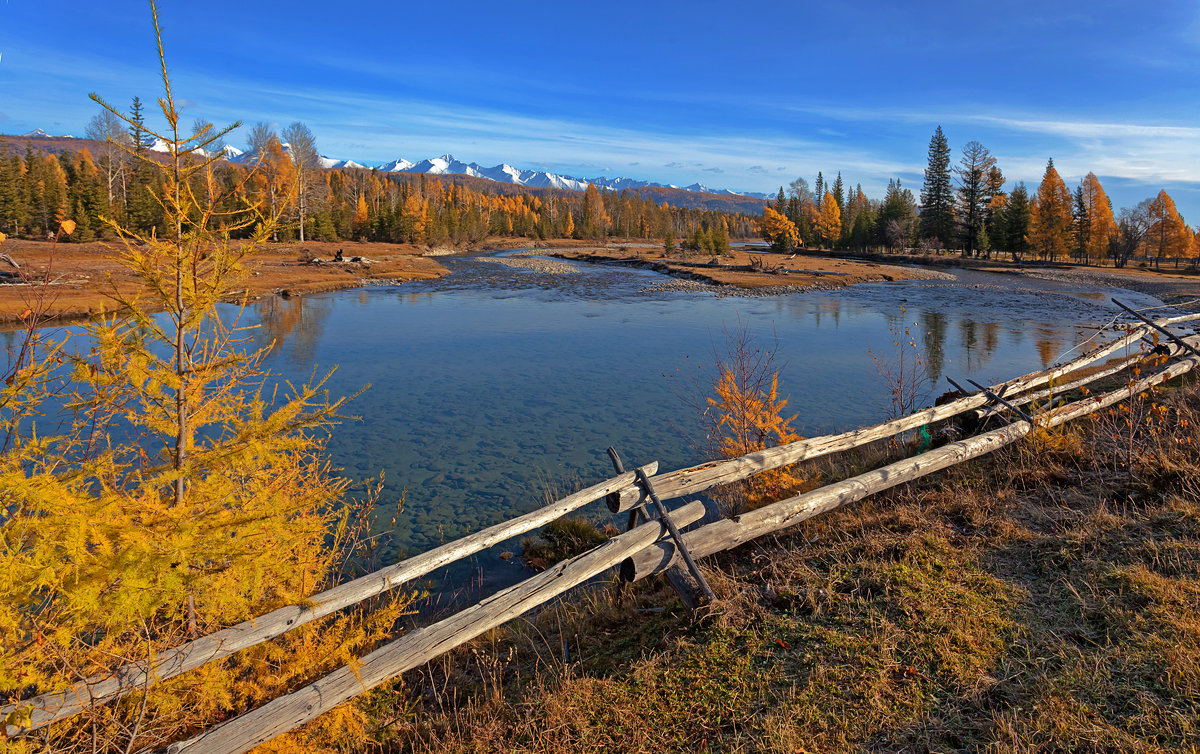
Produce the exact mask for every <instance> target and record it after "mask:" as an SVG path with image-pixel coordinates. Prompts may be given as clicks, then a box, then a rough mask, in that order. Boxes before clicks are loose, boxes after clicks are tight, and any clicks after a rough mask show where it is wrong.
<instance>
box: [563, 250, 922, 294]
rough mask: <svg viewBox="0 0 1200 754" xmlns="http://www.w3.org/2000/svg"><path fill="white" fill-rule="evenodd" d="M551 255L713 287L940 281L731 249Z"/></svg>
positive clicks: (909, 270) (854, 263) (857, 264)
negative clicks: (722, 253)
mask: <svg viewBox="0 0 1200 754" xmlns="http://www.w3.org/2000/svg"><path fill="white" fill-rule="evenodd" d="M554 256H558V257H562V258H563V259H573V260H577V261H583V262H622V263H625V264H629V265H633V266H638V267H648V268H651V269H656V270H659V271H660V272H666V273H667V274H670V275H674V276H676V277H686V278H691V279H694V280H704V281H706V282H709V283H716V284H718V285H732V286H736V287H738V288H750V289H754V288H774V287H779V286H788V287H789V288H790V289H815V288H822V289H828V288H841V287H844V286H847V285H855V284H857V283H878V282H883V281H892V280H920V279H927V278H931V277H939V276H940V275H941V273H937V272H932V271H929V270H924V269H922V268H920V267H907V266H905V267H901V266H895V265H888V264H878V263H876V262H870V261H866V260H849V259H835V258H830V257H820V256H806V255H803V254H794V255H785V254H751V253H749V252H746V251H743V250H741V249H736V250H734V251H733V252H732V253H731V256H727V257H720V258H718V257H714V256H713V255H712V254H709V253H695V252H693V253H690V254H689V255H688V256H687V257H686V258H685V257H683V256H682V255H681V253H680V252H678V251H675V252H672V254H671V255H670V256H664V255H663V249H662V247H661V246H655V247H645V246H643V247H640V248H635V247H632V246H630V247H625V248H621V247H614V246H612V245H609V246H606V247H603V248H596V247H592V248H587V249H579V250H571V251H560V252H557V253H555V254H554Z"/></svg>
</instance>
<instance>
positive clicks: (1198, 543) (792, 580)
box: [363, 387, 1200, 753]
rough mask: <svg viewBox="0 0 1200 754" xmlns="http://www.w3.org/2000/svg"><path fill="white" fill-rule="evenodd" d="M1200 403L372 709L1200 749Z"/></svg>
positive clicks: (895, 740)
mask: <svg viewBox="0 0 1200 754" xmlns="http://www.w3.org/2000/svg"><path fill="white" fill-rule="evenodd" d="M1197 427H1200V390H1198V389H1197V388H1195V387H1190V388H1185V389H1181V390H1176V391H1172V392H1167V393H1163V394H1161V395H1160V396H1157V397H1155V398H1152V399H1151V400H1148V401H1139V402H1137V403H1135V404H1134V405H1133V406H1132V407H1129V408H1124V409H1122V408H1118V409H1116V410H1114V411H1113V412H1110V413H1107V414H1103V415H1100V416H1098V417H1097V418H1095V419H1094V420H1092V421H1086V422H1082V423H1079V424H1077V425H1074V426H1068V427H1067V428H1065V429H1063V430H1061V431H1058V432H1056V433H1055V434H1054V435H1053V436H1041V437H1038V438H1035V439H1034V440H1033V441H1031V442H1029V443H1026V444H1024V445H1021V446H1018V447H1015V448H1011V449H1008V450H1006V451H1004V452H1003V454H1002V455H999V456H996V457H994V458H991V459H984V460H981V461H978V462H973V463H970V464H966V465H964V466H961V467H959V468H957V469H954V470H952V471H950V472H948V473H944V474H941V475H937V476H935V477H934V478H931V479H928V480H925V481H924V482H921V483H915V484H911V485H908V486H906V487H903V488H900V489H897V490H895V491H893V492H892V493H891V494H887V495H882V496H879V497H876V498H873V499H871V500H868V501H866V502H864V503H862V504H858V505H854V506H850V507H849V508H848V509H845V510H841V511H837V512H835V513H832V514H830V515H827V516H824V517H821V518H818V519H815V520H812V521H809V522H807V523H806V524H805V525H803V526H801V527H799V528H798V529H796V530H794V531H792V532H789V533H788V534H787V535H784V536H779V537H776V538H771V539H764V540H760V541H758V542H755V543H752V544H750V545H747V546H744V547H742V548H741V549H739V550H737V551H735V552H733V553H729V554H726V555H725V556H722V557H718V558H713V559H710V560H709V561H707V563H706V570H707V573H708V576H709V579H710V582H711V583H712V585H713V587H714V589H715V590H716V591H717V592H718V594H719V597H720V601H719V607H718V609H717V610H716V611H714V613H713V614H712V615H711V616H709V617H708V618H707V619H705V620H703V621H700V622H696V623H693V622H690V621H689V620H688V619H687V616H686V614H685V613H684V612H683V610H682V608H681V607H680V606H679V604H678V602H677V601H676V599H675V598H674V595H673V593H671V592H670V591H669V590H668V589H667V588H665V587H664V586H663V585H662V584H659V583H648V584H639V585H635V586H634V587H633V588H632V589H631V590H629V591H627V592H626V593H625V594H624V595H622V594H621V593H620V591H619V590H618V589H617V588H616V587H615V586H607V587H599V588H596V589H594V590H592V591H591V592H588V593H585V594H582V595H580V596H577V597H575V598H572V599H570V600H568V601H566V602H564V603H561V604H559V605H558V606H556V607H555V608H554V609H551V610H547V611H544V612H542V613H540V614H538V615H537V616H536V617H533V618H530V619H529V620H524V621H518V622H517V623H515V624H513V625H512V626H510V627H508V628H506V629H504V630H502V631H497V632H493V634H492V635H491V636H489V637H488V639H487V640H486V641H482V642H479V643H476V644H475V645H473V648H471V649H469V650H466V651H460V652H457V653H455V654H453V655H452V656H450V657H448V658H445V659H443V660H441V661H439V662H436V663H434V664H432V665H431V666H429V667H428V668H426V670H425V671H424V674H423V676H422V677H421V678H420V679H418V678H415V677H413V678H410V679H409V680H408V681H407V683H406V684H405V685H404V686H397V687H393V688H390V689H383V690H379V691H376V692H374V693H373V694H371V695H369V696H368V697H367V698H366V699H365V700H364V702H363V703H364V704H366V705H367V706H368V707H369V708H370V709H371V710H372V714H373V715H374V717H375V719H376V720H377V723H378V726H379V727H378V730H377V731H376V733H375V737H376V739H377V741H378V744H377V746H375V747H372V750H378V751H386V752H443V751H450V752H485V751H486V752H490V751H518V752H564V753H566V752H572V753H574V752H609V751H622V752H626V751H628V752H651V751H653V752H660V751H680V752H683V751H687V752H691V751H731V752H758V751H770V752H801V751H821V752H826V751H863V750H875V751H955V750H965V749H967V750H984V749H986V750H988V751H995V752H1026V751H1073V752H1111V751H1131V752H1132V751H1137V752H1140V751H1165V750H1175V751H1181V750H1184V751H1186V750H1192V751H1194V748H1190V749H1189V747H1194V746H1195V745H1196V742H1197V741H1200V454H1198V453H1197V452H1196V449H1197V448H1198V447H1200V432H1198V431H1197Z"/></svg>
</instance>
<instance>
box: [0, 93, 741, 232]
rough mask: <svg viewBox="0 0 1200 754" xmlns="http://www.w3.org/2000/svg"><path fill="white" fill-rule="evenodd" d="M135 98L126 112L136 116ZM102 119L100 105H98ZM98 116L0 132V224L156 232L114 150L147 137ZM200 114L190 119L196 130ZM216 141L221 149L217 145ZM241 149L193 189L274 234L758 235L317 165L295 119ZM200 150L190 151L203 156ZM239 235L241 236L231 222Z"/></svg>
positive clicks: (451, 180) (629, 204) (561, 199)
mask: <svg viewBox="0 0 1200 754" xmlns="http://www.w3.org/2000/svg"><path fill="white" fill-rule="evenodd" d="M140 110H141V103H140V102H139V101H138V100H136V99H135V101H134V104H133V106H132V107H131V112H132V113H135V114H138V113H140ZM105 115H107V113H105ZM114 121H115V119H112V118H106V117H104V116H97V118H96V119H94V120H93V121H92V122H91V123H90V124H89V126H88V136H89V138H91V139H93V140H94V141H95V142H98V143H99V146H98V147H96V152H95V153H93V151H92V150H89V149H86V148H84V149H80V150H78V151H63V152H61V153H59V154H57V155H55V154H47V153H44V152H42V151H39V150H37V149H34V148H33V147H32V146H27V147H26V149H25V151H24V154H20V153H19V152H18V151H17V150H15V149H12V148H11V147H10V148H9V149H4V144H3V141H2V140H0V232H3V233H5V234H7V235H9V236H12V237H25V238H47V237H49V236H52V235H53V233H54V231H55V230H56V229H57V228H58V227H59V223H60V222H61V221H62V220H63V219H67V218H70V219H72V220H73V221H74V222H75V223H76V232H75V233H74V235H73V236H72V237H71V240H73V241H76V242H88V241H93V240H96V239H97V238H99V237H101V236H103V235H104V234H105V227H106V226H105V223H104V222H103V220H102V218H110V219H112V220H114V221H115V222H118V223H120V224H121V225H122V226H125V227H129V228H131V229H134V230H136V231H138V232H140V233H149V232H150V230H151V229H154V230H156V231H157V232H158V233H159V234H162V233H163V232H164V231H165V230H167V228H166V227H165V223H166V214H167V213H166V212H165V211H164V209H163V207H162V205H161V203H160V202H159V201H158V199H156V197H161V196H162V195H163V194H162V192H163V188H164V184H163V178H162V175H161V172H160V171H157V170H154V169H152V167H151V166H149V165H147V164H146V163H145V162H144V161H140V160H138V159H135V158H134V157H132V156H131V155H130V154H128V153H127V152H126V151H125V150H124V149H122V148H121V147H123V146H124V147H130V146H132V147H133V149H134V151H136V152H138V153H140V154H142V155H145V156H149V157H152V158H160V156H161V153H160V152H155V151H153V150H152V149H151V147H152V146H153V140H151V139H149V138H148V137H147V136H146V135H145V133H144V131H141V130H140V129H138V128H128V127H125V125H124V124H123V123H120V122H119V121H115V122H114ZM206 125H208V124H207V123H206V122H203V121H198V122H197V123H196V124H193V130H194V131H197V132H198V131H200V130H202V129H203V127H204V126H206ZM222 146H223V145H222ZM247 146H248V150H247V151H248V153H249V154H251V155H252V156H253V157H252V158H251V159H248V160H242V161H238V162H233V161H228V160H222V161H218V162H215V163H213V165H212V166H211V168H210V170H208V171H205V172H204V173H203V174H197V175H195V176H194V177H193V179H192V181H193V185H192V187H191V189H192V191H194V192H196V193H197V195H203V196H213V197H227V198H225V199H222V202H223V204H222V206H218V207H217V214H216V215H215V216H216V217H217V218H218V219H219V218H220V217H221V216H223V215H222V213H224V212H228V213H231V214H236V213H237V211H238V210H239V209H240V208H241V207H242V206H244V204H245V202H247V201H249V202H261V204H262V205H263V206H264V207H266V208H267V209H268V210H272V209H275V208H280V207H286V208H287V217H286V222H283V223H281V224H280V225H279V227H278V229H277V230H276V231H275V234H274V236H275V237H274V239H273V240H285V241H286V240H300V241H303V240H320V241H340V240H360V241H382V242H392V243H415V244H428V245H439V244H455V245H462V244H471V243H475V242H478V241H481V240H483V239H484V238H486V237H488V236H503V237H520V238H537V239H547V238H580V239H596V240H599V239H602V238H607V237H618V238H645V239H661V238H664V237H672V238H679V239H682V240H684V241H685V242H690V243H689V245H692V244H694V245H696V246H698V247H701V248H706V249H710V250H721V247H722V246H727V245H728V239H729V238H730V237H734V238H739V237H741V238H746V237H753V236H755V235H757V234H758V226H757V222H756V220H755V218H753V217H751V216H749V215H744V214H731V213H726V212H720V211H715V210H704V209H692V208H684V207H676V206H672V205H670V204H668V203H666V202H662V203H659V202H656V201H655V200H654V199H651V198H645V197H641V196H639V195H637V194H635V193H631V192H627V191H622V192H620V193H615V192H611V191H600V190H598V189H597V188H596V187H594V186H589V188H588V190H587V191H584V192H578V191H565V190H557V189H529V188H525V187H509V186H505V185H503V184H494V185H489V184H491V183H492V182H490V181H486V180H483V179H474V178H469V177H461V176H459V177H432V176H426V175H412V174H392V173H383V172H380V171H378V170H371V169H363V168H338V169H323V168H321V167H320V157H319V154H318V152H317V149H316V142H315V138H314V137H313V135H312V133H311V131H309V129H308V128H307V127H306V126H304V125H303V124H301V123H294V124H292V125H291V126H288V127H287V128H285V129H284V130H283V132H282V133H281V134H276V133H275V132H274V131H273V130H272V129H271V128H270V127H269V126H267V125H265V124H261V123H260V124H258V125H255V126H254V127H252V128H251V129H250V134H249V139H248V143H247ZM203 156H204V155H201V154H196V155H193V156H192V157H193V159H195V160H199V159H201V158H202V157H203ZM231 233H232V234H233V235H234V237H237V236H238V235H239V234H240V235H248V234H249V233H250V230H249V229H236V230H232V231H231Z"/></svg>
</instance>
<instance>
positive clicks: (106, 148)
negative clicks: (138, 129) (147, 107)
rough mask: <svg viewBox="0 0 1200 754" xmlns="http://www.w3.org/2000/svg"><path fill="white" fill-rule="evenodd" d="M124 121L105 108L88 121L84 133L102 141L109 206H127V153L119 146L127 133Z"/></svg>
mask: <svg viewBox="0 0 1200 754" xmlns="http://www.w3.org/2000/svg"><path fill="white" fill-rule="evenodd" d="M124 125H125V124H124V123H122V122H121V120H120V118H117V117H116V116H115V115H113V114H112V113H110V112H108V111H107V110H104V111H102V112H100V113H99V114H97V115H95V116H94V117H93V118H92V119H91V120H90V121H88V124H87V127H86V128H85V129H84V134H85V135H86V136H87V137H88V138H89V139H92V140H93V141H96V142H99V143H100V149H101V152H100V160H101V164H102V167H103V170H104V186H105V190H106V191H107V194H108V206H109V207H113V206H117V199H118V197H119V198H120V200H121V201H120V206H121V208H122V209H124V206H125V181H126V175H125V170H126V154H125V151H124V150H121V149H118V148H117V143H118V142H119V141H120V140H121V136H122V135H123V134H124V133H125V128H124Z"/></svg>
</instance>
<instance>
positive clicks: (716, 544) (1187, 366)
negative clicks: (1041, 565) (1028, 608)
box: [621, 356, 1200, 581]
mask: <svg viewBox="0 0 1200 754" xmlns="http://www.w3.org/2000/svg"><path fill="white" fill-rule="evenodd" d="M1197 365H1200V357H1196V356H1192V357H1188V358H1186V359H1183V360H1181V361H1178V362H1176V363H1175V364H1172V365H1171V366H1169V367H1167V368H1165V369H1162V370H1159V371H1157V372H1154V373H1153V374H1151V375H1149V376H1147V377H1144V378H1142V379H1140V380H1138V381H1136V382H1133V383H1131V384H1130V385H1128V386H1126V387H1123V388H1121V389H1119V390H1114V391H1111V392H1108V393H1105V394H1103V395H1100V396H1094V397H1090V398H1086V399H1084V400H1080V401H1076V402H1074V403H1070V404H1068V405H1066V406H1063V407H1061V408H1058V409H1055V410H1053V411H1050V412H1048V413H1046V414H1044V415H1042V416H1039V417H1038V423H1039V424H1040V425H1042V426H1046V427H1054V426H1058V425H1060V424H1063V423H1064V422H1067V421H1071V420H1073V419H1078V418H1080V417H1082V416H1086V415H1088V414H1091V413H1094V412H1096V411H1099V410H1101V409H1104V408H1107V407H1108V406H1112V405H1114V404H1116V403H1120V402H1121V401H1124V400H1128V399H1129V398H1131V397H1133V396H1135V395H1137V394H1139V393H1141V392H1143V391H1145V390H1147V389H1149V388H1150V387H1153V386H1154V385H1158V384H1160V383H1163V382H1166V381H1167V380H1170V379H1173V378H1175V377H1179V376H1180V375H1183V374H1185V373H1187V372H1189V371H1191V370H1192V369H1194V368H1195V367H1196V366H1197ZM1030 430H1031V425H1030V424H1029V423H1028V422H1026V421H1017V422H1014V423H1012V424H1008V425H1006V426H1004V427H1001V428H1000V429H997V430H994V431H992V432H987V433H985V434H982V435H978V436H976V437H969V438H967V439H965V440H960V441H958V442H954V443H950V444H949V445H945V446H943V447H941V448H938V449H936V450H931V451H928V452H925V453H922V454H921V455H918V456H914V457H912V458H906V459H904V460H903V461H897V462H896V463H892V464H889V465H887V466H884V467H882V468H879V469H875V470H874V471H868V472H867V473H865V474H859V475H858V476H855V477H851V478H849V479H845V480H843V481H840V482H835V483H833V484H830V485H827V486H825V487H822V488H820V489H817V490H813V491H812V492H807V493H804V494H802V495H796V496H795V497H790V498H787V499H786V500H781V501H779V502H777V503H773V504H771V505H767V506H764V507H762V508H759V509H757V510H753V511H750V512H749V513H744V514H742V515H741V516H738V517H737V518H734V519H723V520H721V521H717V522H715V523H711V524H708V525H706V526H701V527H700V528H698V529H693V530H692V531H690V532H687V533H685V534H684V535H683V541H684V544H685V545H686V546H687V548H688V551H689V552H691V553H692V555H693V557H697V558H699V557H703V556H705V555H711V554H713V553H716V552H723V551H725V550H730V549H732V548H734V547H737V546H738V545H740V544H742V543H744V542H748V541H750V540H752V539H756V538H758V537H761V536H763V535H764V534H770V533H772V532H776V531H779V530H781V529H785V528H788V527H791V526H794V525H796V524H798V523H800V522H801V521H805V520H807V519H809V518H812V517H813V516H817V515H819V514H821V513H825V512H827V511H830V510H833V509H834V508H840V507H841V506H843V505H846V504H848V503H852V502H856V501H858V500H862V499H863V498H865V497H868V496H869V495H872V494H875V493H877V492H882V491H883V490H886V489H890V488H892V487H895V486H897V485H900V484H904V483H905V482H910V481H913V480H915V479H919V478H921V477H923V476H926V475H928V474H932V473H933V472H935V471H940V470H942V469H945V468H949V467H950V466H954V465H957V464H959V463H962V462H963V461H967V460H970V459H972V458H978V457H979V456H983V455H986V454H988V453H992V452H994V451H996V450H998V449H1000V448H1002V447H1004V446H1005V445H1009V444H1011V443H1013V442H1016V441H1017V440H1019V439H1021V438H1022V437H1024V436H1025V435H1027V434H1029V432H1030ZM674 558H675V548H674V545H673V544H672V543H671V542H670V541H662V542H657V543H655V544H654V545H652V546H650V547H647V548H646V549H645V550H642V551H641V552H639V553H638V554H637V555H634V556H632V557H631V558H630V559H629V560H627V561H626V562H624V563H622V564H621V576H622V578H624V579H625V580H626V581H638V580H640V579H643V578H645V577H647V576H651V575H653V574H656V573H661V572H662V571H663V570H664V569H665V568H666V567H667V566H668V565H669V564H670V563H671V562H672V561H673V560H674Z"/></svg>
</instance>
